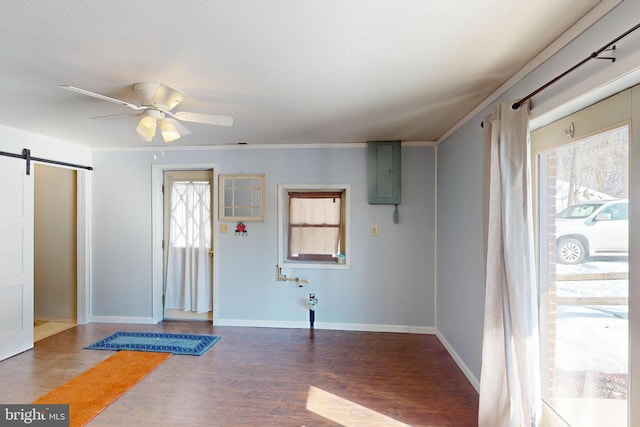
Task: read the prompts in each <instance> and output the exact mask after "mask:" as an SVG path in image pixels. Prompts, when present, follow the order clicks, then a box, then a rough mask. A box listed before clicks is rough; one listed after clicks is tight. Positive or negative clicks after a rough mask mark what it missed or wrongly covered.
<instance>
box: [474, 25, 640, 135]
mask: <svg viewBox="0 0 640 427" xmlns="http://www.w3.org/2000/svg"><path fill="white" fill-rule="evenodd" d="M638 28H640V23H639V24H636V25H635V26H634V27H633V28H630V29H629V30H627V31H625V32H624V33H622V34H620V35H619V36H618V37H616V38H615V39H613V40H611V41H610V42H609V43H607V44H605V45H604V46H602V47H601V48H600V49H598V50H596V51H595V52H592V53H591V54H590V55H589V56H587V57H586V58H585V59H583V60H582V61H580V62H578V63H577V64H576V65H574V66H573V67H571V68H569V69H568V70H567V71H565V72H564V73H562V74H560V75H558V76H556V77H554V78H553V79H551V80H549V81H548V82H547V83H545V84H543V85H542V86H540V87H539V88H538V89H536V90H534V91H533V92H531V93H530V94H529V95H527V96H525V97H524V98H521V99H519V100H518V101H516V102H514V103H513V104H512V105H511V108H513V109H514V110H517V109H518V108H520V106H521V105H522V103H523V102H525V101H528V100H529V99H531V98H533V97H534V96H536V95H537V94H538V93H540V92H542V91H543V90H545V89H547V88H548V87H549V86H551V85H553V84H554V83H556V82H557V81H558V80H560V79H561V78H563V77H564V76H566V75H567V74H569V73H571V72H572V71H574V70H576V69H577V68H579V67H581V66H583V65H584V64H586V63H587V62H589V61H590V60H592V59H608V60H610V61H611V62H612V63H613V62H615V61H616V58H614V57H600V56H598V55H600V54H601V53H602V52H604V51H607V50H615V48H616V46H615V44H616V43H617V42H619V41H620V40H622V39H623V38H625V37H627V36H628V35H629V34H631V33H633V32H634V31H635V30H637V29H638ZM480 126H482V127H484V122H482V123H481V124H480Z"/></svg>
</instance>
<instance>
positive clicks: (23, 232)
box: [0, 157, 33, 360]
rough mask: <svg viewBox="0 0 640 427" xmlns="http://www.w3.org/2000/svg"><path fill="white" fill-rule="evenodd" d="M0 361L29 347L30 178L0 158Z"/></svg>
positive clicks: (18, 165) (20, 166) (19, 163)
mask: <svg viewBox="0 0 640 427" xmlns="http://www.w3.org/2000/svg"><path fill="white" fill-rule="evenodd" d="M0 181H1V182H2V183H3V185H0V360H4V359H6V358H8V357H11V356H13V355H15V354H18V353H20V352H22V351H25V350H28V349H30V348H32V347H33V175H26V174H25V164H24V162H22V161H19V160H15V159H11V158H7V157H0Z"/></svg>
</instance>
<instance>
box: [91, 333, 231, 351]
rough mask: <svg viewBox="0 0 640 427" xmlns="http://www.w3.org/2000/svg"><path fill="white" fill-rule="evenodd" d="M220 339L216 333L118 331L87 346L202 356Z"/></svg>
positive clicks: (97, 348)
mask: <svg viewBox="0 0 640 427" xmlns="http://www.w3.org/2000/svg"><path fill="white" fill-rule="evenodd" d="M219 340H220V337H219V336H215V335H193V334H163V333H157V332H125V331H118V332H114V333H113V334H111V335H109V336H107V337H105V338H103V339H101V340H100V341H97V342H95V343H93V344H91V345H88V346H86V347H85V348H88V349H92V350H137V351H152V352H159V353H173V354H188V355H191V356H201V355H202V354H203V353H204V352H205V351H207V350H209V349H210V348H211V347H212V346H213V345H214V344H215V343H216V342H218V341H219Z"/></svg>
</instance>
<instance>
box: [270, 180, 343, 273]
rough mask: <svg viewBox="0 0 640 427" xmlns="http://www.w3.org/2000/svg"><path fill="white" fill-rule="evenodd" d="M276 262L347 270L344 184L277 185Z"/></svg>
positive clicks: (295, 265)
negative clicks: (278, 228) (277, 228)
mask: <svg viewBox="0 0 640 427" xmlns="http://www.w3.org/2000/svg"><path fill="white" fill-rule="evenodd" d="M278 197H279V204H278V206H279V211H278V220H279V224H280V231H279V233H278V247H279V250H278V253H279V256H278V258H279V259H278V262H279V264H280V265H281V266H285V267H286V266H289V267H297V268H347V266H348V256H347V255H348V248H349V243H348V236H349V233H348V222H349V221H348V215H349V189H348V186H346V185H305V186H288V185H280V186H278Z"/></svg>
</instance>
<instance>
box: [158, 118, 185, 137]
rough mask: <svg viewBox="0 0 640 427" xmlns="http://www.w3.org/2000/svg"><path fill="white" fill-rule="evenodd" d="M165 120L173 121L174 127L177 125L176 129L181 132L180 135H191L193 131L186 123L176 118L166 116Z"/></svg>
mask: <svg viewBox="0 0 640 427" xmlns="http://www.w3.org/2000/svg"><path fill="white" fill-rule="evenodd" d="M164 121H165V122H169V123H171V124H172V125H173V127H175V128H176V130H177V131H178V132H179V133H180V135H189V134H190V133H191V131H190V130H189V129H188V128H187V127H186V126H185V125H183V124H182V123H180V122H179V121H177V120H175V119H171V118H165V119H164Z"/></svg>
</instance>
